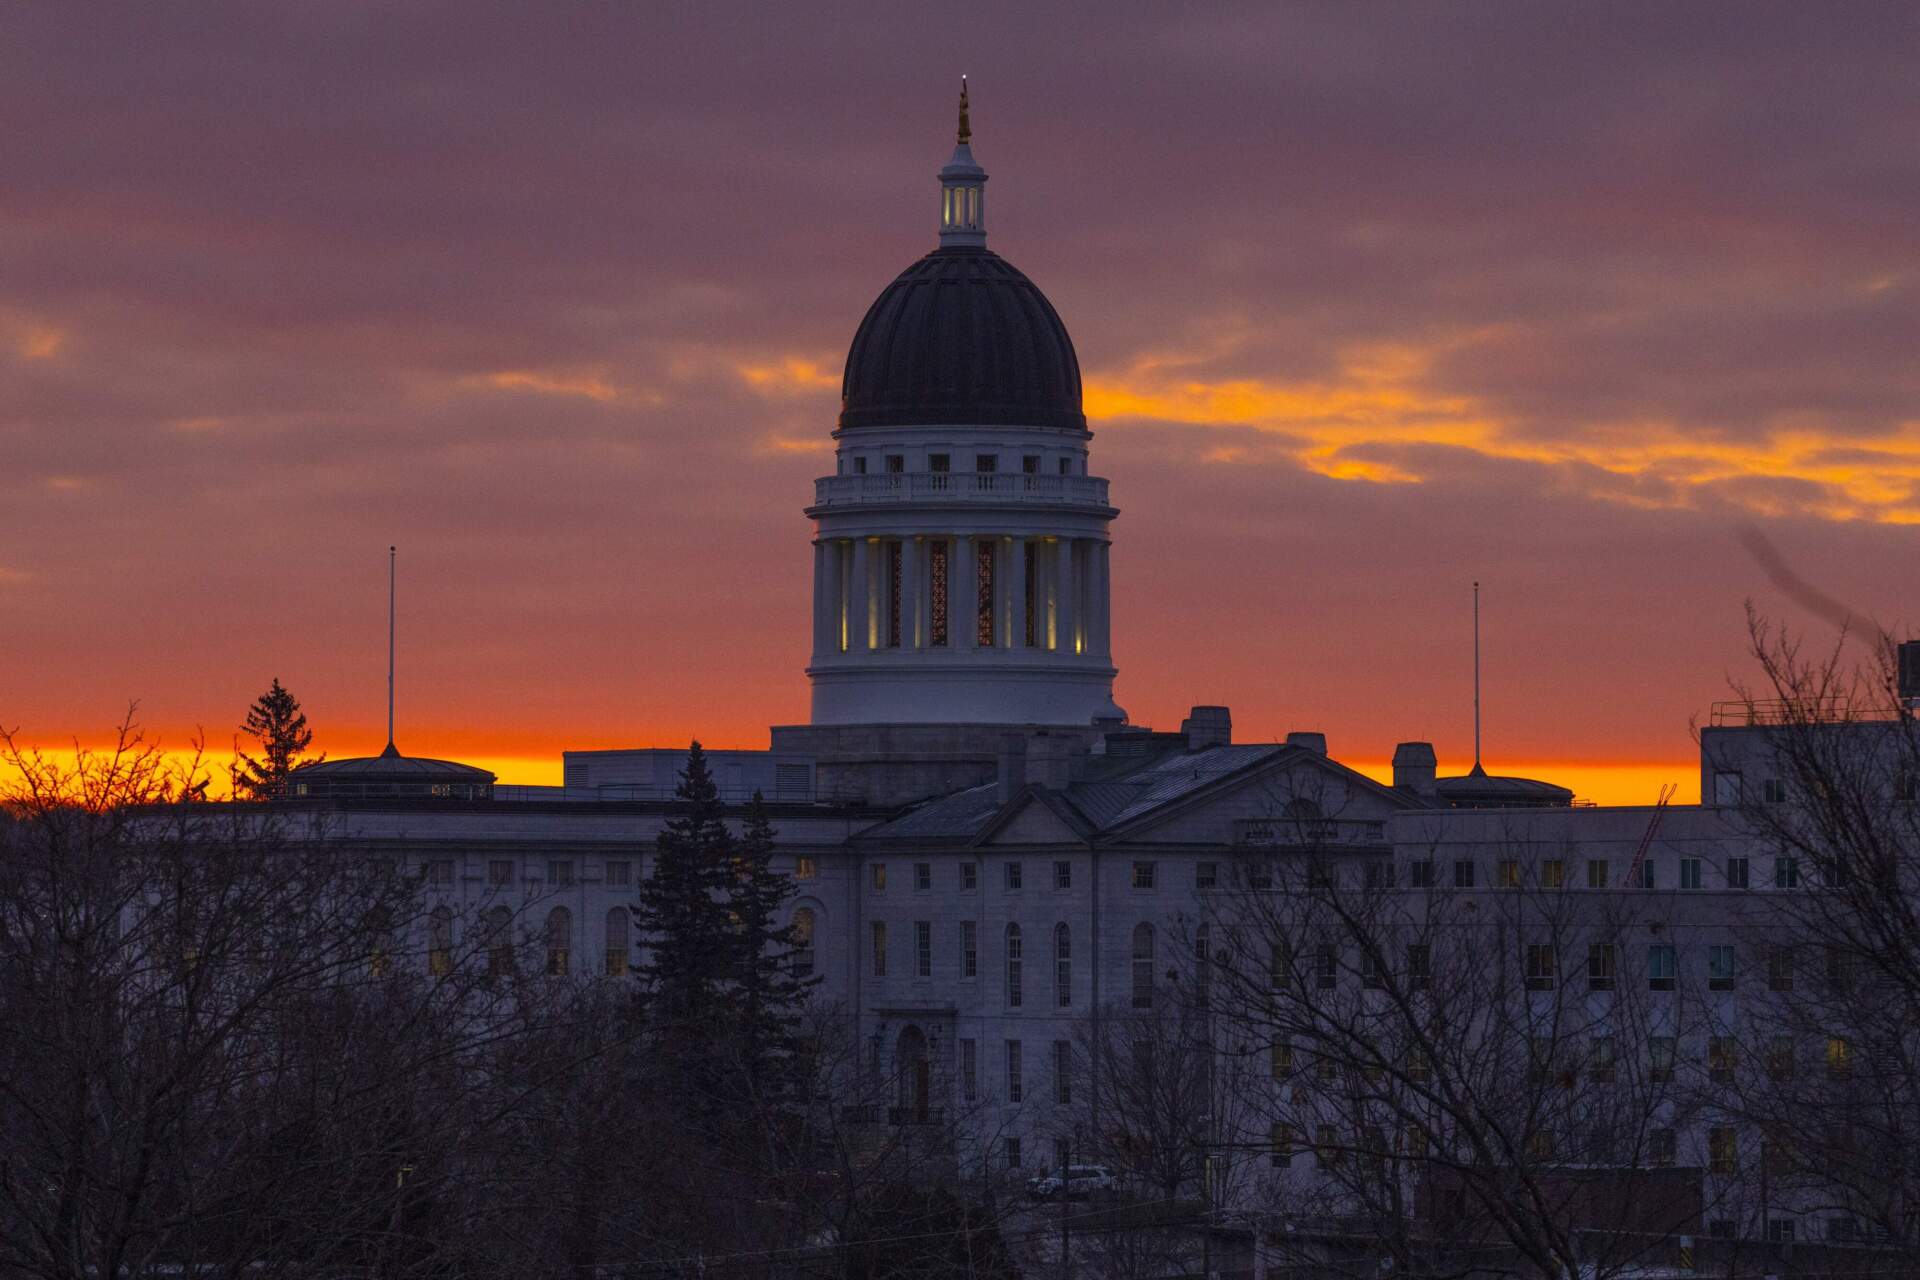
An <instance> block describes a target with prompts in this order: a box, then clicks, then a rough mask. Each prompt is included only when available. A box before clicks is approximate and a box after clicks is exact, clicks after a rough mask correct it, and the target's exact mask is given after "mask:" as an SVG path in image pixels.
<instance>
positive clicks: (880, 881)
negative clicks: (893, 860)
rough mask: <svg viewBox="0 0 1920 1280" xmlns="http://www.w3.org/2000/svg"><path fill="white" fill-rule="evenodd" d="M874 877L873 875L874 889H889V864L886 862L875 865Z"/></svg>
mask: <svg viewBox="0 0 1920 1280" xmlns="http://www.w3.org/2000/svg"><path fill="white" fill-rule="evenodd" d="M872 875H873V887H874V888H875V889H876V890H879V889H885V888H886V887H887V864H886V863H884V862H876V863H874V864H873V869H872Z"/></svg>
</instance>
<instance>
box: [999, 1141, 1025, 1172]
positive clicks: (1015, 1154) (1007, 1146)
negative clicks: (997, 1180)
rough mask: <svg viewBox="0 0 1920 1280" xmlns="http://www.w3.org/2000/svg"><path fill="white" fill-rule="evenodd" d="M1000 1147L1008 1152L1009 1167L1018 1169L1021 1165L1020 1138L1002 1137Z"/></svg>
mask: <svg viewBox="0 0 1920 1280" xmlns="http://www.w3.org/2000/svg"><path fill="white" fill-rule="evenodd" d="M1000 1149H1001V1150H1002V1151H1004V1152H1006V1154H1007V1168H1009V1169H1018V1168H1019V1167H1020V1139H1018V1138H1002V1139H1000Z"/></svg>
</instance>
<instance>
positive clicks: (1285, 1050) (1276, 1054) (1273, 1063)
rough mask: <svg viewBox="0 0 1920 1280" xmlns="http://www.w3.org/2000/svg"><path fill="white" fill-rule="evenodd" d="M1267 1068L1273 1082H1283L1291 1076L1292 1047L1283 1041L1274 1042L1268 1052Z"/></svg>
mask: <svg viewBox="0 0 1920 1280" xmlns="http://www.w3.org/2000/svg"><path fill="white" fill-rule="evenodd" d="M1269 1057H1270V1063H1269V1067H1270V1070H1271V1071H1272V1073H1273V1078H1274V1079H1275V1080H1285V1079H1287V1078H1288V1077H1289V1076H1291V1075H1292V1074H1293V1046H1292V1045H1290V1044H1288V1043H1287V1042H1286V1041H1284V1040H1276V1041H1274V1043H1273V1047H1272V1049H1271V1050H1270V1051H1269Z"/></svg>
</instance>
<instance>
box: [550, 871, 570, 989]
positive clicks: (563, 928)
mask: <svg viewBox="0 0 1920 1280" xmlns="http://www.w3.org/2000/svg"><path fill="white" fill-rule="evenodd" d="M568 865H569V866H571V865H572V864H571V863H569V864H568ZM572 958H573V913H572V912H570V911H568V910H567V909H566V908H565V907H555V908H554V909H553V910H552V911H549V912H548V913H547V975H548V976H549V977H554V978H564V977H566V976H567V971H568V970H569V969H570V968H571V967H572V963H571V962H572Z"/></svg>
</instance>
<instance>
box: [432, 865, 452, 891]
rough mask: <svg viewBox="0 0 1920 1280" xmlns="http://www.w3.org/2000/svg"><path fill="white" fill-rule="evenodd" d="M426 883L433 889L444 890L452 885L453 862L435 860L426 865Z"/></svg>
mask: <svg viewBox="0 0 1920 1280" xmlns="http://www.w3.org/2000/svg"><path fill="white" fill-rule="evenodd" d="M427 883H428V884H430V885H433V886H434V887H435V888H439V889H444V888H446V887H447V886H448V885H450V884H452V883H453V860H452V859H451V858H435V859H434V860H433V861H432V862H429V863H428V864H427Z"/></svg>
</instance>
